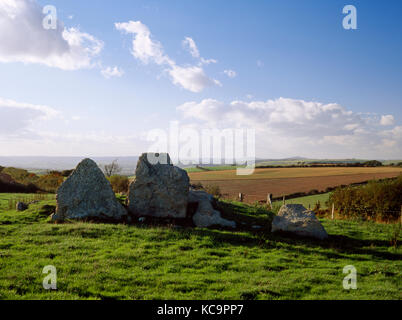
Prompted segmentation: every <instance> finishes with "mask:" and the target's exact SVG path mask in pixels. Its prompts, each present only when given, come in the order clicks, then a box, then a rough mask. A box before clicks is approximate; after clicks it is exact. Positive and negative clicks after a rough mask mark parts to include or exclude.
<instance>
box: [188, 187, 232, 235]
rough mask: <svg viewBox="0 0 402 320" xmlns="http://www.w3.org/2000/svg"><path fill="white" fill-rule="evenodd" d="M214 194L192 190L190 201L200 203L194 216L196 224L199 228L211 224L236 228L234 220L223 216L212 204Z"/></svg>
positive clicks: (190, 202)
mask: <svg viewBox="0 0 402 320" xmlns="http://www.w3.org/2000/svg"><path fill="white" fill-rule="evenodd" d="M212 201H213V196H212V195H210V194H208V193H206V192H205V191H190V193H189V197H188V203H189V204H192V203H196V204H198V206H197V210H196V212H195V214H194V216H193V222H194V224H195V225H196V226H197V227H199V228H207V227H210V226H222V227H230V228H236V223H235V222H234V221H230V220H226V219H224V218H222V217H221V213H220V212H219V211H217V210H215V209H214V208H213V206H212Z"/></svg>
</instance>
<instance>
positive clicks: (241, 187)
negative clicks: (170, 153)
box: [189, 167, 402, 203]
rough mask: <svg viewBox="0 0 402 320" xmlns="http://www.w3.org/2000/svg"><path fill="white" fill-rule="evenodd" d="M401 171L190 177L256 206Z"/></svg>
mask: <svg viewBox="0 0 402 320" xmlns="http://www.w3.org/2000/svg"><path fill="white" fill-rule="evenodd" d="M401 173H402V168H391V167H379V168H360V167H358V168H275V169H272V168H269V169H256V170H255V172H254V174H253V175H250V176H237V175H236V171H235V170H224V171H205V172H192V173H189V176H190V179H191V181H192V183H197V182H201V183H202V184H203V185H205V186H206V185H218V186H219V187H220V189H221V191H222V193H223V194H224V197H225V198H227V199H235V198H237V197H238V195H239V193H240V192H241V193H243V194H245V201H246V202H248V203H253V202H255V201H260V200H265V199H266V197H267V194H268V193H271V194H273V196H274V197H279V196H283V195H289V194H292V193H296V192H309V191H311V190H313V189H316V190H319V191H325V190H326V189H327V188H328V187H337V186H341V185H348V184H352V183H359V182H364V181H369V180H373V179H384V178H393V177H396V176H398V175H400V174H401Z"/></svg>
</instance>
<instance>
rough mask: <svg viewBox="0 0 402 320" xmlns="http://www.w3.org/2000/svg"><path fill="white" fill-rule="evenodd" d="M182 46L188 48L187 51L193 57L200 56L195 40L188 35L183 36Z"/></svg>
mask: <svg viewBox="0 0 402 320" xmlns="http://www.w3.org/2000/svg"><path fill="white" fill-rule="evenodd" d="M183 46H184V47H185V48H186V49H188V51H189V52H190V54H191V55H192V56H193V57H194V58H199V57H200V52H199V51H198V48H197V45H196V44H195V41H194V40H193V39H192V38H190V37H186V38H184V40H183Z"/></svg>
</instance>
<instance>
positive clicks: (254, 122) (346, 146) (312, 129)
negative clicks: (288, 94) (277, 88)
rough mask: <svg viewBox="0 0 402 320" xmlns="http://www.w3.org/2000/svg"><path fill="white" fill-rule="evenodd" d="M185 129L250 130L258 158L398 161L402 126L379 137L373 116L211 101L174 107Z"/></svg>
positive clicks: (314, 106)
mask: <svg viewBox="0 0 402 320" xmlns="http://www.w3.org/2000/svg"><path fill="white" fill-rule="evenodd" d="M177 110H178V112H179V113H180V114H181V115H182V117H183V120H184V121H185V122H186V123H192V124H196V125H198V126H200V127H203V128H204V127H211V128H236V127H242V128H250V129H255V130H256V132H257V150H258V151H257V152H259V154H260V156H264V157H273V158H275V157H278V156H280V155H282V156H294V155H301V156H309V157H321V158H322V157H348V158H349V157H375V156H377V157H378V156H380V157H387V156H388V157H401V156H402V153H401V150H402V126H399V127H395V128H394V129H392V130H388V131H383V128H382V126H381V125H380V124H379V123H378V120H376V119H377V116H376V115H366V114H358V113H355V112H353V111H350V110H347V109H346V108H344V107H342V106H340V105H339V104H335V103H330V104H324V103H319V102H315V101H313V102H309V101H303V100H296V99H285V98H279V99H276V100H268V101H250V102H244V101H232V102H231V103H225V102H222V101H219V100H215V99H205V100H202V101H201V102H187V103H185V104H183V105H181V106H179V107H177Z"/></svg>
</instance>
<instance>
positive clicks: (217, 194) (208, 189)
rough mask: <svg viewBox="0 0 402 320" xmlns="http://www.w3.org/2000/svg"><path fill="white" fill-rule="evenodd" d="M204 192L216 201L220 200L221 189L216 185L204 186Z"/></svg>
mask: <svg viewBox="0 0 402 320" xmlns="http://www.w3.org/2000/svg"><path fill="white" fill-rule="evenodd" d="M204 190H205V191H206V192H207V193H209V194H212V195H213V196H214V197H215V198H217V199H220V198H222V192H221V188H220V187H219V186H218V185H206V186H205V187H204Z"/></svg>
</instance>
